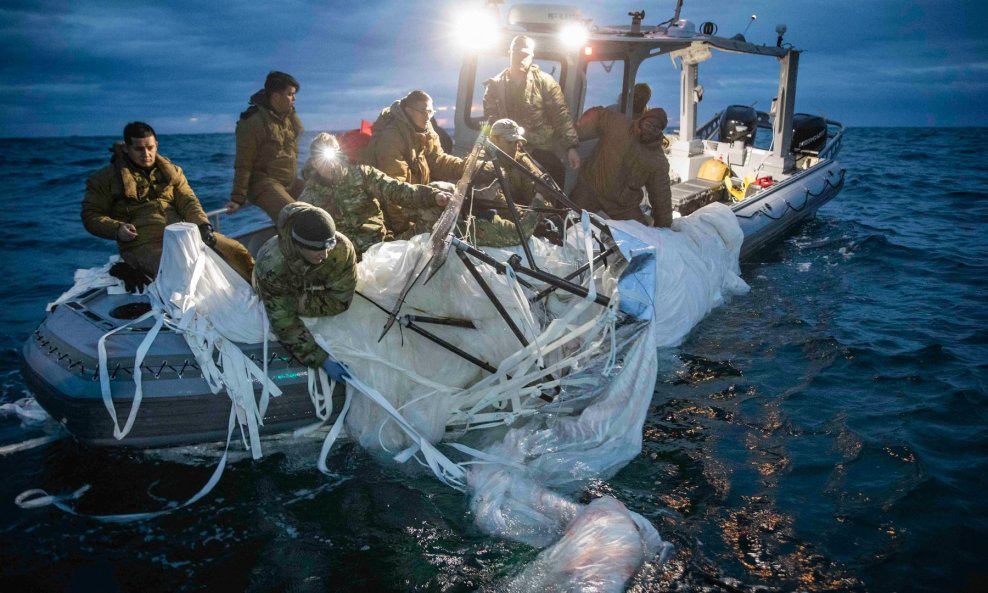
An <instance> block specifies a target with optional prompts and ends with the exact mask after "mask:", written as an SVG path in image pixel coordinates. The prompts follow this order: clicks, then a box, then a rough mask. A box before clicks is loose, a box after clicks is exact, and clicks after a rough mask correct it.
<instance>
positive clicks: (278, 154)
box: [230, 90, 304, 204]
mask: <svg viewBox="0 0 988 593" xmlns="http://www.w3.org/2000/svg"><path fill="white" fill-rule="evenodd" d="M250 103H251V105H250V107H248V108H247V110H246V111H244V112H243V113H241V114H240V121H238V122H237V134H236V135H237V156H236V158H235V160H234V163H233V169H234V173H233V191H232V192H230V197H231V199H233V200H234V201H235V202H239V203H241V204H243V203H244V200H245V199H246V197H247V193H248V191H249V190H250V187H251V186H252V185H253V184H254V183H256V182H257V181H258V180H260V179H264V178H266V177H267V178H271V179H274V180H275V181H278V182H280V183H281V184H282V185H284V186H289V185H291V184H292V182H294V181H295V178H296V171H297V169H298V139H299V136H301V135H302V132H303V131H304V128H303V127H302V120H300V119H299V118H298V115H296V114H295V111H294V110H293V111H292V112H291V113H289V114H287V115H279V114H277V113H275V112H274V111H273V110H272V109H271V108H270V106H269V103H268V98H267V95H266V94H265V92H264V91H263V90H260V91H258V92H256V93H254V95H253V96H252V97H251V98H250Z"/></svg>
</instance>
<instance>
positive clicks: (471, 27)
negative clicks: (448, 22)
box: [454, 10, 499, 51]
mask: <svg viewBox="0 0 988 593" xmlns="http://www.w3.org/2000/svg"><path fill="white" fill-rule="evenodd" d="M455 22H456V26H455V29H454V30H455V35H456V40H457V42H458V43H459V44H460V46H461V47H464V48H466V49H468V50H472V51H481V50H485V49H490V48H492V47H494V46H495V45H497V42H498V39H499V35H498V28H499V23H498V21H497V19H496V18H495V17H494V15H493V14H492V13H491V12H490V11H489V10H473V11H465V12H462V13H460V15H459V16H458V17H457V18H456V20H455Z"/></svg>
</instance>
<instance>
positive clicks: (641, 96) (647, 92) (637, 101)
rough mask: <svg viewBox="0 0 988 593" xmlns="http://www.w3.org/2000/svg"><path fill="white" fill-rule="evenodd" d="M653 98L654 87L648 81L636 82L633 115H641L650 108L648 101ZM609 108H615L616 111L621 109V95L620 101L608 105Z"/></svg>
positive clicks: (633, 91) (634, 116)
mask: <svg viewBox="0 0 988 593" xmlns="http://www.w3.org/2000/svg"><path fill="white" fill-rule="evenodd" d="M651 98H652V87H650V86H648V84H647V83H644V82H639V83H637V84H635V87H634V88H633V89H632V91H631V117H632V119H633V118H636V117H640V116H641V114H642V113H645V110H646V109H648V102H649V100H650V99H651ZM607 108H608V109H613V110H614V111H621V97H618V102H617V103H614V104H613V105H608V106H607Z"/></svg>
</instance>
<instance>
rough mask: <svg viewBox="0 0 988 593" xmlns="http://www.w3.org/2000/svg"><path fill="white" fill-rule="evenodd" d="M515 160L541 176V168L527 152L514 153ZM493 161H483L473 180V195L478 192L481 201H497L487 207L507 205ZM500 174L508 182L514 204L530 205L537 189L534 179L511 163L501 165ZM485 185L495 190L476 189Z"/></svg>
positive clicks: (537, 175)
mask: <svg viewBox="0 0 988 593" xmlns="http://www.w3.org/2000/svg"><path fill="white" fill-rule="evenodd" d="M515 160H516V161H518V163H519V164H520V165H522V166H523V167H525V168H526V169H528V171H529V172H530V173H532V174H533V175H535V176H536V177H541V176H542V169H540V168H539V166H538V165H537V164H535V161H533V160H532V157H530V156H528V154H527V153H525V152H522V151H519V152H518V153H516V154H515ZM494 162H495V161H494V159H491V160H488V161H486V162H484V164H483V165H481V167H480V170H479V171H478V172H477V175H476V176H475V177H474V181H473V184H474V193H475V195H476V194H478V193H480V194H481V195H482V197H481V198H480V201H481V202H485V203H486V202H491V201H497V202H498V203H497V204H496V205H490V206H487V207H488V208H499V207H502V206H507V205H508V202H507V200H506V199H505V197H504V190H503V189H502V188H501V185H500V184H499V183H498V177H497V173H495V172H494ZM501 174H502V175H503V176H504V179H505V181H507V182H508V189H510V190H511V199H512V200H514V202H515V204H518V205H520V206H531V205H532V202H533V201H534V200H535V194H536V192H537V191H538V190H537V187H536V185H535V181H533V180H532V179H531V178H530V177H529V176H527V175H525V174H524V173H522V172H521V171H519V170H518V169H516V168H515V167H514V166H512V165H508V166H502V167H501ZM485 186H487V187H490V188H491V189H493V190H496V191H484V190H483V189H481V190H478V189H477V188H483V187H485Z"/></svg>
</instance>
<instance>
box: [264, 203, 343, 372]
mask: <svg viewBox="0 0 988 593" xmlns="http://www.w3.org/2000/svg"><path fill="white" fill-rule="evenodd" d="M254 288H255V289H256V290H257V293H258V294H259V295H260V297H261V300H262V301H263V302H264V308H265V310H267V313H268V320H269V321H270V323H271V329H272V330H273V331H274V333H275V335H276V336H278V340H279V341H280V342H281V344H282V345H283V346H284V347H285V348H286V349H287V350H288V351H289V352H291V353H292V355H294V356H295V358H297V359H299V360H300V361H301V362H302V363H303V364H305V365H306V366H309V367H312V368H316V367H319V366H321V367H323V368H324V369H325V370H326V372H327V374H329V375H330V376H331V377H333V378H334V379H336V380H341V379H346V378H347V377H348V375H347V374H346V368H345V367H343V366H342V365H341V364H340V363H339V362H338V361H336V360H335V359H334V358H333V357H332V356H330V355H329V353H328V352H326V351H325V350H323V349H322V348H321V347H320V346H319V345H318V344H316V341H315V339H313V337H312V333H311V332H309V330H308V328H306V327H305V324H303V323H302V320H301V319H300V317H302V316H304V317H328V316H332V315H338V314H340V313H342V312H344V311H346V310H347V309H348V308H349V307H350V301H351V300H352V299H353V293H354V291H355V290H356V288H357V267H356V253H355V252H354V250H353V244H352V243H350V240H349V239H347V238H346V237H345V236H344V235H342V234H340V233H338V232H336V225H335V223H334V222H333V218H332V217H331V216H330V215H329V214H328V213H326V211H325V210H323V209H322V208H317V207H316V206H312V205H310V204H305V203H302V202H295V203H293V204H289V205H287V206H285V207H284V208H283V209H282V210H281V213H280V214H279V216H278V236H277V237H272V238H270V239H268V241H267V243H265V244H264V245H263V246H262V247H261V250H260V251H259V252H258V254H257V263H256V265H255V267H254Z"/></svg>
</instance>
